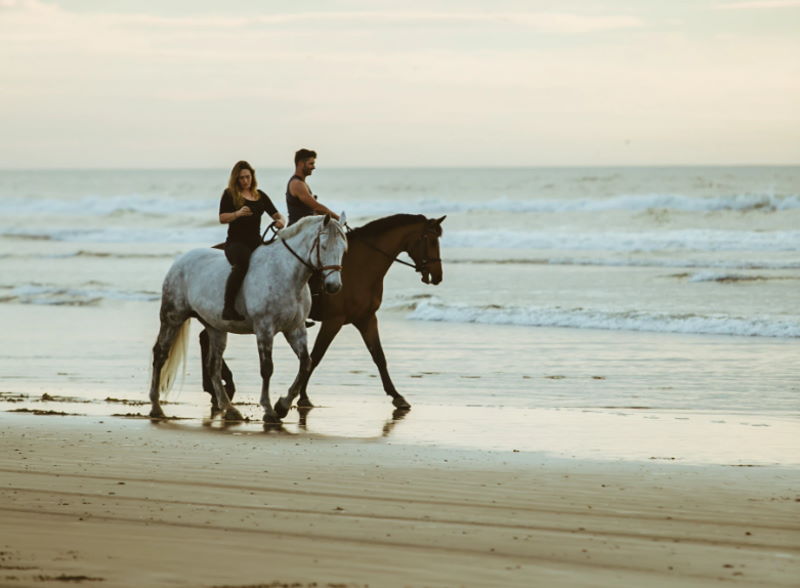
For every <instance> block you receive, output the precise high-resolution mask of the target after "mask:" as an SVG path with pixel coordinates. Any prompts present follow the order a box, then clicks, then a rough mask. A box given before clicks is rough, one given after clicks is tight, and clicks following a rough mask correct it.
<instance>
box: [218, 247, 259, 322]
mask: <svg viewBox="0 0 800 588" xmlns="http://www.w3.org/2000/svg"><path fill="white" fill-rule="evenodd" d="M252 252H253V251H252V250H251V249H250V247H248V246H247V245H245V244H244V243H239V242H237V241H233V242H230V243H226V244H225V257H226V258H228V261H229V262H230V264H231V274H230V275H229V276H228V281H227V282H226V283H225V307H224V308H223V310H222V318H223V319H224V320H226V321H243V320H244V317H243V316H242V315H241V314H239V313H238V312H236V309H235V308H234V305H235V303H236V295H237V294H238V293H239V288H241V286H242V282H243V281H244V277H245V275H246V274H247V268H248V266H249V265H250V254H251V253H252Z"/></svg>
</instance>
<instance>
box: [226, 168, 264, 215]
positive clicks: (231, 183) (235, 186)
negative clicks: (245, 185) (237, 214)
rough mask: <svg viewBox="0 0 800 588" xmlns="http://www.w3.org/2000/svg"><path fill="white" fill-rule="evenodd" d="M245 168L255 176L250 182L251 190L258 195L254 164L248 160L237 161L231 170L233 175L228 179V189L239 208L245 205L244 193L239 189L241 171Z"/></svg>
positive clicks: (234, 203)
mask: <svg viewBox="0 0 800 588" xmlns="http://www.w3.org/2000/svg"><path fill="white" fill-rule="evenodd" d="M243 169H246V170H250V175H251V176H253V181H252V183H251V184H250V190H251V191H252V192H253V194H254V195H258V191H257V190H256V188H257V187H258V182H257V181H256V170H254V169H253V166H252V165H250V164H249V163H247V162H246V161H237V162H236V165H234V166H233V169H232V170H231V177H230V179H229V180H228V191H229V192H230V193H231V196H232V197H233V205H234V206H235V207H236V209H237V210H238V209H240V208H241V207H242V206H244V196H242V193H241V192H240V191H239V173H240V172H241V171H242V170H243Z"/></svg>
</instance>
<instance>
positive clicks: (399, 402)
mask: <svg viewBox="0 0 800 588" xmlns="http://www.w3.org/2000/svg"><path fill="white" fill-rule="evenodd" d="M392 404H394V407H395V408H401V409H403V410H408V409H410V408H411V405H410V404H409V403H408V402H406V399H405V398H403V397H402V396H395V397H394V398H393V399H392Z"/></svg>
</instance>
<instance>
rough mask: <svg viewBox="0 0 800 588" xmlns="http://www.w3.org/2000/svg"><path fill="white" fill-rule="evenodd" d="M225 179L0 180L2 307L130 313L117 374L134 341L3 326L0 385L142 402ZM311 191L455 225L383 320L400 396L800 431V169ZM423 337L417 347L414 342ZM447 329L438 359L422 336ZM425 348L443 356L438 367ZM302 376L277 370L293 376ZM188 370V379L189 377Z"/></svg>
mask: <svg viewBox="0 0 800 588" xmlns="http://www.w3.org/2000/svg"><path fill="white" fill-rule="evenodd" d="M290 174H291V170H288V169H267V168H264V169H258V170H257V177H258V182H259V187H260V188H261V189H264V190H265V191H266V192H267V193H268V194H269V195H270V196H271V197H272V199H273V201H274V202H275V204H276V205H277V206H278V208H279V209H280V210H283V211H284V213H285V201H284V196H283V194H284V192H285V183H286V181H287V180H288V178H289V176H290ZM227 176H228V172H227V171H226V170H224V169H219V170H69V171H56V170H52V171H38V170H32V171H22V170H18V171H13V170H6V171H0V316H6V317H12V318H11V319H10V320H19V318H18V317H21V316H24V317H29V318H28V319H26V320H29V321H30V322H31V324H35V325H37V328H41V329H44V330H45V331H46V330H47V328H48V327H47V324H48V322H49V323H51V324H52V323H53V322H56V323H57V322H58V317H68V316H69V317H72V316H74V317H78V316H80V317H85V318H84V319H81V320H85V321H87V322H89V324H90V325H94V326H92V327H91V329H93V331H92V332H94V333H103V336H104V337H109V338H112V339H113V338H114V337H115V336H116V335H115V334H114V330H113V329H111V328H110V327H109V325H108V321H110V320H111V321H113V320H114V319H111V318H110V317H117V319H116V320H118V321H119V331H120V332H127V333H128V335H129V338H128V339H126V338H125V336H122V340H123V341H124V342H127V343H124V344H125V345H128V347H125V349H127V350H128V353H127V354H126V355H125V356H124V358H122V357H120V358H118V364H119V365H120V366H128V365H134V363H130V364H128V363H126V362H129V361H132V360H131V359H130V351H131V350H133V349H137V350H141V357H139V356H138V355H137V357H136V361H137V362H140V363H141V368H142V369H141V370H137V371H135V372H134V373H127V372H125V370H124V369H123V370H122V371H121V372H118V371H116V370H113V369H105V368H103V369H100V370H99V371H100V372H101V373H103V374H105V376H103V377H95V376H97V372H98V369H99V368H97V369H95V370H94V372H93V374H94V375H93V376H91V377H89V376H86V377H81V376H76V375H75V374H77V373H79V372H80V370H79V368H77V367H75V366H77V365H78V364H79V356H78V355H75V356H73V355H69V357H70V358H71V359H69V360H66V359H65V355H64V354H63V353H61V352H60V351H59V346H66V347H67V348H70V349H72V350H73V351H74V349H75V346H76V345H77V341H78V340H80V341H82V343H81V345H84V346H85V347H84V349H87V348H91V350H92V351H91V353H95V354H99V355H100V356H102V355H103V353H104V351H103V349H108V348H109V347H110V346H111V345H112V344H113V345H116V344H120V343H112V341H105V342H102V341H101V342H97V343H96V345H97V347H96V348H93V347H91V345H92V344H93V343H92V342H91V341H88V340H86V336H85V335H83V334H79V333H75V335H74V337H75V339H74V341H70V332H71V331H70V329H69V328H68V327H67V326H65V325H62V327H61V328H60V329H56V332H57V333H58V340H55V341H54V340H52V339H49V338H47V336H46V332H45V333H41V334H32V333H31V332H27V334H25V335H22V334H12V333H10V332H9V331H7V332H6V333H5V335H4V336H3V342H2V349H1V350H0V367H3V370H4V371H5V372H6V375H5V377H4V378H3V381H4V385H5V388H6V390H3V391H0V392H3V393H4V394H11V393H25V394H33V395H35V394H36V393H37V391H38V390H40V389H41V390H48V389H53V388H55V389H56V390H57V391H58V390H60V391H62V392H64V393H69V394H71V395H73V396H74V395H75V394H78V395H80V394H86V395H88V397H92V398H99V397H101V396H102V395H103V394H105V393H106V392H103V391H102V390H106V391H107V390H108V388H109V387H113V388H115V389H116V390H117V392H118V393H115V394H111V395H116V396H120V397H124V398H135V397H136V394H138V395H139V397H140V398H143V399H146V388H147V374H146V373H145V371H146V367H147V363H148V361H149V360H148V359H147V355H148V352H149V349H150V347H151V345H152V339H154V337H155V334H156V329H157V313H158V301H159V298H160V288H161V280H162V278H163V275H164V273H165V272H166V270H167V269H168V267H169V265H170V264H171V262H172V261H173V259H174V258H175V257H177V256H178V255H179V254H181V253H183V252H185V251H187V250H189V249H192V248H195V247H205V246H209V245H213V244H215V243H218V242H220V241H223V240H224V238H225V230H226V227H225V226H223V225H220V224H219V223H218V221H217V207H218V203H219V197H220V195H221V193H222V190H223V188H224V186H225V184H226V183H227ZM308 182H309V184H310V185H311V187H312V189H313V191H314V192H315V193H316V194H318V195H319V197H320V200H321V201H322V202H324V203H325V204H326V205H327V206H329V207H330V208H332V209H334V210H337V211H338V210H344V211H346V213H347V217H348V222H349V224H350V225H351V226H354V227H355V226H358V225H361V224H364V223H366V222H368V221H370V220H373V219H375V218H378V217H381V216H385V215H390V214H394V213H400V212H403V213H420V214H425V215H426V216H429V217H440V216H443V215H446V216H447V219H446V220H445V221H444V223H443V229H444V235H443V238H442V240H441V245H442V258H443V268H444V280H443V282H442V283H441V284H440V285H438V286H436V287H433V286H429V285H424V284H422V283H421V282H420V280H419V277H418V276H417V275H415V274H414V272H413V271H412V270H410V269H409V268H406V267H403V266H396V267H394V268H392V270H391V271H390V272H389V274H388V275H387V278H386V287H385V294H384V303H383V307H382V310H381V312H380V313H379V316H380V317H381V320H382V321H384V327H383V330H382V339H383V342H384V347H385V348H386V350H387V355H388V356H389V361H390V370H391V371H392V375H393V377H395V379H396V380H397V381H400V382H401V383H402V385H398V387H399V388H401V391H404V390H408V389H409V388H410V389H411V390H412V396H414V394H413V391H414V390H418V391H419V394H417V395H416V398H417V403H419V402H422V403H428V404H430V405H449V406H459V407H465V408H468V407H470V406H473V407H475V406H486V407H488V406H491V407H494V408H501V409H502V408H504V407H507V408H509V407H516V408H520V409H531V410H533V409H535V410H560V409H579V410H601V411H602V410H606V411H608V410H612V411H613V410H619V409H626V410H635V409H637V407H638V409H640V410H668V411H705V412H718V413H731V412H733V413H748V414H760V415H772V416H776V415H777V416H780V417H781V418H790V419H792V420H793V422H794V419H797V418H800V410H798V409H800V401H799V400H798V393H800V367H799V366H800V362H798V351H799V350H800V347H798V338H800V310H798V309H799V308H800V166H791V167H652V168H645V167H630V168H625V167H620V168H508V169H501V168H486V169H478V168H464V169H456V168H442V169H435V168H424V169H422V168H419V169H326V168H325V167H324V165H320V167H319V168H318V169H317V171H315V173H314V175H313V176H311V177H310V178H309V179H308ZM143 317H152V319H151V321H150V322H147V319H146V318H143ZM45 318H46V319H47V320H46V321H45V320H44V319H45ZM96 321H101V322H102V323H103V325H102V327H98V326H97V323H96ZM126 321H131V322H136V323H137V324H142V322H143V321H144V322H146V323H147V324H146V328H147V332H148V333H149V332H150V331H152V334H151V335H148V336H147V337H145V338H142V336H140V335H139V334H138V331H136V332H135V333H132V332H131V329H132V328H133V327H130V326H129V325H127V322H126ZM387 323H388V326H389V327H391V326H392V325H395V326H396V329H395V331H396V335H395V336H394V337H393V335H392V331H391V328H388V329H387ZM23 326H24V323H23ZM419 333H424V334H425V336H426V342H425V343H424V344H422V343H420V344H419V345H416V344H415V343H414V339H415V335H416V334H419ZM313 336H314V333H313V332H312V333H311V338H312V340H313ZM348 337H349V339H348ZM436 337H441V338H442V341H443V342H442V343H441V344H440V345H439V346H438V347H437V346H436V345H431V344H430V340H431V339H432V338H436ZM232 339H237V338H232ZM340 339H342V343H340V347H341V349H342V350H346V353H342V354H340V355H338V356H336V353H337V352H336V350H335V347H336V344H337V343H338V340H337V342H336V343H335V344H334V349H332V351H331V353H332V354H333V355H335V356H336V357H338V359H330V358H326V360H325V361H323V365H322V366H321V368H320V369H321V370H322V369H323V367H324V366H325V364H326V362H328V361H350V362H351V364H352V365H348V366H339V367H340V369H343V370H344V372H343V373H350V372H353V374H352V377H353V378H354V379H355V380H358V379H359V378H362V379H361V380H358V381H360V382H361V384H359V385H362V384H363V385H364V386H370V387H373V388H377V392H379V393H380V389H379V385H378V384H377V383H376V381H375V380H374V379H370V378H372V376H374V371H375V370H374V367H373V366H372V363H371V361H369V357H368V355H366V351H364V350H363V348H362V347H360V345H361V343H360V341H358V340H357V335H355V334H354V335H345V334H343V335H341V336H340ZM32 341H37V342H38V345H37V346H36V349H34V348H33V343H32ZM103 345H105V347H103ZM86 346H88V347H86ZM276 347H277V346H276ZM193 352H194V353H195V354H196V351H193ZM87 353H88V352H87ZM109 353H111V352H110V351H109ZM237 354H245V355H246V359H247V361H245V357H241V358H240V359H239V361H238V363H237V361H236V359H234V360H233V363H236V364H237V365H238V366H240V369H242V370H243V371H244V370H246V372H245V373H243V374H242V381H243V382H245V386H246V387H248V388H249V387H250V386H252V391H251V392H249V393H248V394H249V395H250V398H251V400H255V399H256V398H257V386H258V375H257V369H256V367H255V364H254V357H255V355H254V354H255V350H254V342H253V341H252V338H249V337H243V338H241V341H239V342H235V343H232V344H231V345H230V347H229V351H228V352H227V353H226V356H228V357H233V358H236V357H237ZM355 354H358V355H357V356H356V355H355ZM420 354H422V355H424V357H425V358H436V359H435V361H436V362H437V364H438V365H439V368H437V370H433V371H435V373H430V372H432V370H429V369H426V367H425V361H427V360H428V359H421V358H420V357H419V355H420ZM112 357H114V358H116V357H117V356H116V355H114V354H112ZM37 358H38V359H37ZM59 358H61V359H59ZM106 359H107V360H108V361H109V362H111V363H113V359H112V358H106ZM61 360H65V361H67V362H68V363H69V362H73V363H74V365H73V367H75V369H76V370H78V371H77V372H74V373H73V372H71V371H70V370H67V369H62V370H60V371H62V372H64V373H67V372H69V373H72V374H73V376H75V377H74V378H73V379H72V380H71V379H70V378H69V377H59V376H58V375H57V374H58V372H59V370H58V369H56V368H53V369H52V370H48V369H46V368H44V366H47V365H50V364H53V363H57V362H58V361H61ZM291 360H292V358H291V357H290V356H288V355H287V356H286V360H285V361H289V362H290V361H291ZM191 361H196V357H194V356H193V357H192V358H190V362H191ZM48 362H49V363H48ZM248 362H249V363H252V364H253V365H252V369H247V368H246V366H247V365H249V363H248ZM26 365H27V366H34V369H33V370H32V371H31V370H30V369H28V368H23V367H21V366H26ZM36 366H39V367H38V368H36ZM443 366H450V368H452V370H451V369H448V368H447V367H443ZM95 367H97V366H95ZM290 368H291V369H290ZM293 369H295V368H294V364H291V363H290V364H289V365H287V366H286V367H285V372H286V378H287V380H288V379H290V373H289V372H292V370H293ZM197 371H198V370H196V369H193V368H192V366H190V374H189V378H190V382H194V384H192V385H196V381H197V377H198V375H197ZM47 374H50V375H49V376H48V375H47ZM578 374H580V377H578ZM412 376H414V378H413V379H410V378H412ZM48 378H49V379H48ZM191 378H194V380H191ZM316 378H317V374H315V376H314V379H312V385H313V383H314V381H315V379H316ZM562 380H567V384H570V387H569V388H568V390H567V389H564V385H565V383H564V382H563V381H562ZM70 382H72V384H70ZM534 383H535V385H534ZM48 386H49V388H48ZM415 386H416V387H417V388H415ZM559 386H560V389H559ZM335 387H336V389H337V390H340V392H341V393H342V394H345V395H346V394H355V395H356V397H357V396H358V393H359V391H358V390H357V389H356V390H355V392H354V389H353V388H351V387H348V386H347V385H346V383H343V382H337V383H336V384H335ZM78 388H80V390H77V389H78ZM356 388H357V386H356ZM422 388H424V389H425V390H424V393H423V391H422ZM404 395H406V396H407V397H408V394H405V392H404ZM375 396H377V397H378V400H380V401H381V402H384V399H383V398H382V397H380V395H379V394H376V395H375ZM31 397H33V396H31ZM185 398H186V394H184V399H185ZM312 399H313V394H312ZM409 399H411V398H409ZM0 400H2V398H0ZM206 400H207V399H205V397H203V396H202V395H197V400H196V401H192V402H194V403H195V404H197V405H198V406H200V405H202V406H203V407H204V406H205V402H206ZM201 401H202V403H201ZM412 403H414V401H413V400H412ZM387 404H388V403H387ZM14 406H17V405H14ZM14 406H11V405H10V404H8V405H7V407H11V408H13V407H14ZM255 412H257V410H255V409H254V416H257V415H255Z"/></svg>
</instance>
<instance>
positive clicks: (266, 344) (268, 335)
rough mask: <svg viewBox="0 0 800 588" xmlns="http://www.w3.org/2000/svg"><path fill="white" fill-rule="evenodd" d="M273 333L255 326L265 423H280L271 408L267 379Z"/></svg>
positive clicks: (269, 372) (272, 368) (269, 371)
mask: <svg viewBox="0 0 800 588" xmlns="http://www.w3.org/2000/svg"><path fill="white" fill-rule="evenodd" d="M274 337H275V335H274V333H273V332H272V330H271V329H264V328H258V327H257V328H256V343H257V345H258V359H259V362H260V364H261V401H260V404H261V407H262V408H263V409H264V422H265V423H280V422H281V419H280V417H279V416H278V414H277V413H276V412H275V410H274V409H273V408H272V403H271V402H270V400H269V380H270V378H272V372H273V370H274V366H273V363H272V341H273V339H274Z"/></svg>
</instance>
